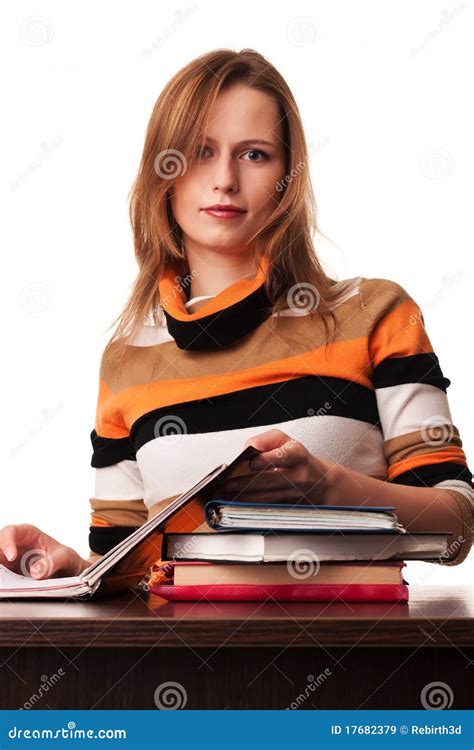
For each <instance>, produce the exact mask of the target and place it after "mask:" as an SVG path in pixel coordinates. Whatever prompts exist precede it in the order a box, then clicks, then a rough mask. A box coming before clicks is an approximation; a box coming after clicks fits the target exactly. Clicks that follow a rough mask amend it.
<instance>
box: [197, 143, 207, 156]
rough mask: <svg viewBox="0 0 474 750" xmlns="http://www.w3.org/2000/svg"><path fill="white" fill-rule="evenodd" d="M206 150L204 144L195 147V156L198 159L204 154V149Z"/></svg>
mask: <svg viewBox="0 0 474 750" xmlns="http://www.w3.org/2000/svg"><path fill="white" fill-rule="evenodd" d="M206 150H207V147H206V146H203V147H201V148H197V149H196V158H197V159H200V158H201V157H202V156H203V155H204V151H206Z"/></svg>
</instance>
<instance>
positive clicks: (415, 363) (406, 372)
mask: <svg viewBox="0 0 474 750" xmlns="http://www.w3.org/2000/svg"><path fill="white" fill-rule="evenodd" d="M373 383H374V388H388V387H389V386H392V385H401V384H402V383H426V384H427V385H434V386H435V387H436V388H440V389H441V390H442V391H444V392H446V389H447V388H448V387H449V386H450V385H451V381H450V380H449V379H448V378H445V377H444V375H443V373H442V370H441V367H440V365H439V360H438V357H437V356H436V354H435V353H434V352H428V353H426V354H412V355H410V356H408V357H388V358H387V359H384V360H383V361H382V362H381V363H380V364H379V365H377V367H375V368H374V372H373Z"/></svg>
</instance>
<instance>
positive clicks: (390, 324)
mask: <svg viewBox="0 0 474 750" xmlns="http://www.w3.org/2000/svg"><path fill="white" fill-rule="evenodd" d="M370 350H371V355H372V362H373V365H374V367H377V365H378V364H379V363H380V362H381V361H382V360H383V359H385V358H386V357H407V356H410V355H413V354H426V353H429V352H432V351H433V347H432V345H431V341H430V339H429V338H428V334H427V333H426V330H425V328H424V326H423V322H422V320H421V313H420V308H419V307H418V306H417V305H416V304H415V302H414V301H413V300H411V299H410V300H407V301H406V302H401V303H400V304H399V305H397V307H396V308H395V309H394V310H393V311H392V312H391V313H389V314H388V315H386V316H385V317H384V318H383V319H382V320H381V321H380V322H379V323H378V324H377V325H376V326H375V329H374V332H373V333H372V336H371V338H370Z"/></svg>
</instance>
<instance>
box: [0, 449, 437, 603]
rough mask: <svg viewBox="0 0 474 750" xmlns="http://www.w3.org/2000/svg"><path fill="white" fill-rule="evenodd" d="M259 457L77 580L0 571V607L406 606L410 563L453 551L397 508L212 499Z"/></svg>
mask: <svg viewBox="0 0 474 750" xmlns="http://www.w3.org/2000/svg"><path fill="white" fill-rule="evenodd" d="M259 453H260V451H258V450H257V449H256V448H255V447H254V446H251V445H250V446H247V447H246V448H244V450H243V451H241V452H240V453H239V454H238V455H237V456H236V457H235V458H234V459H233V460H232V461H230V463H224V464H220V465H219V466H216V467H215V468H214V469H213V470H212V471H210V472H209V473H208V474H206V475H205V476H203V477H202V479H200V480H199V481H198V482H197V484H195V485H194V486H193V487H191V488H190V489H189V490H187V491H186V492H184V493H183V494H182V495H179V496H178V497H176V498H174V499H173V500H172V501H171V502H170V503H169V504H168V505H167V506H166V507H165V508H162V509H161V510H160V511H159V512H158V513H157V514H156V515H155V516H153V517H152V518H150V519H148V521H146V522H145V523H144V524H142V525H141V526H140V527H139V528H138V529H136V530H135V531H133V532H132V533H131V534H129V536H127V537H126V538H125V539H123V540H122V541H121V542H119V543H118V544H116V545H115V547H112V548H111V549H110V550H108V552H106V553H105V554H104V555H102V556H101V557H100V559H98V560H96V561H95V562H93V563H92V564H91V565H89V566H88V567H87V568H86V569H85V570H83V572H82V573H81V574H80V575H77V576H67V577H61V576H54V577H52V578H44V579H33V578H32V577H31V575H30V574H29V573H28V572H27V571H23V570H21V572H18V570H15V569H13V570H12V569H10V568H9V567H7V566H5V565H0V599H10V598H28V599H31V598H35V599H36V598H38V599H39V598H45V597H46V598H63V597H68V598H74V599H84V600H88V599H93V598H94V599H98V598H101V597H105V596H108V595H110V594H113V593H117V592H120V591H123V590H124V589H127V588H134V587H137V588H139V589H145V590H147V591H151V592H152V593H154V594H157V595H159V596H162V597H164V598H166V599H192V600H200V599H203V598H204V599H208V600H212V599H221V600H222V599H234V600H240V601H242V600H267V599H268V598H271V597H273V599H277V600H278V599H280V600H281V601H284V600H290V601H291V600H302V601H331V600H333V599H339V600H343V601H344V600H345V601H406V600H407V599H408V589H407V582H406V581H405V580H404V579H403V576H402V568H403V566H404V565H405V563H404V560H406V559H410V560H436V559H440V558H441V557H442V556H443V555H444V553H445V551H446V550H447V538H448V536H450V532H441V531H438V532H428V531H426V532H419V533H417V534H409V533H407V531H406V530H405V529H404V528H403V527H402V526H401V525H400V524H399V523H398V521H397V518H396V515H395V509H394V508H374V507H367V506H359V507H358V506H351V505H347V506H318V505H308V504H306V505H303V504H295V505H286V504H285V505H283V504H262V503H240V502H231V503H224V502H222V501H219V500H218V499H216V497H215V495H216V492H217V494H218V493H219V486H220V484H221V482H222V480H223V479H226V478H228V477H230V476H236V475H238V474H239V473H244V474H245V473H248V462H249V461H251V460H252V459H253V458H255V456H257V455H258V454H259ZM203 519H204V520H203ZM202 528H205V529H206V530H205V531H201V529H202ZM33 552H34V553H35V555H37V556H39V557H41V555H42V551H41V550H34V551H33ZM32 559H33V557H32ZM157 560H158V561H157ZM17 562H18V561H17ZM17 567H18V566H17ZM20 569H21V566H20Z"/></svg>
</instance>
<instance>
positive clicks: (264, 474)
mask: <svg viewBox="0 0 474 750" xmlns="http://www.w3.org/2000/svg"><path fill="white" fill-rule="evenodd" d="M249 445H253V446H254V447H255V448H257V449H258V450H260V451H263V453H261V454H260V455H259V456H257V457H256V458H254V459H252V460H251V461H250V462H249V469H250V471H251V473H250V474H244V475H241V476H236V477H230V478H229V479H225V480H223V481H222V484H220V485H219V487H218V488H217V489H216V490H215V492H214V494H213V497H215V498H217V499H219V500H220V499H222V500H237V501H240V502H244V501H247V502H268V503H285V502H288V503H291V502H292V501H293V502H294V501H296V500H302V499H306V500H307V502H308V503H312V504H315V505H324V504H325V503H328V502H331V500H332V497H333V492H332V490H333V485H334V482H335V481H336V476H337V470H338V464H336V463H334V462H332V461H325V460H323V459H320V458H318V457H316V456H313V455H312V454H311V453H309V451H308V450H307V449H306V448H305V446H304V445H303V444H302V443H300V442H298V441H297V440H293V439H292V438H290V436H289V435H287V434H286V433H285V432H282V431H281V430H276V429H273V430H268V432H263V433H262V434H261V435H257V436H255V437H252V438H249V439H248V440H247V441H246V443H245V445H244V448H247V447H248V446H249Z"/></svg>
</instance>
